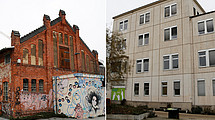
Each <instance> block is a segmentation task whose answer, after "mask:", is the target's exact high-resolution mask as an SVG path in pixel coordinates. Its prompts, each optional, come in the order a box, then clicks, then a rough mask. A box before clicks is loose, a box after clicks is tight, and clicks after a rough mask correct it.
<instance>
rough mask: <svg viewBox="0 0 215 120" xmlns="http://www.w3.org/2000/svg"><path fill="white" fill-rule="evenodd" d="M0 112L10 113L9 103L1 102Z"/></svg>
mask: <svg viewBox="0 0 215 120" xmlns="http://www.w3.org/2000/svg"><path fill="white" fill-rule="evenodd" d="M2 112H3V113H4V114H6V115H11V104H10V103H2Z"/></svg>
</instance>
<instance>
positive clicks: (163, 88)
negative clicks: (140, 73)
mask: <svg viewBox="0 0 215 120" xmlns="http://www.w3.org/2000/svg"><path fill="white" fill-rule="evenodd" d="M143 85H144V86H143V95H144V96H148V95H149V91H150V89H149V87H150V86H149V82H145V83H144V84H143ZM167 85H168V82H166V81H162V82H161V95H162V96H167V94H168V92H167V90H168V89H167V87H168V86H167ZM140 88H142V87H140V85H139V83H134V95H135V96H138V95H139V91H140ZM173 91H174V96H180V94H181V93H180V80H175V81H174V82H173Z"/></svg>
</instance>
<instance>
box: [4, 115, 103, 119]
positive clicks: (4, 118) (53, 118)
mask: <svg viewBox="0 0 215 120" xmlns="http://www.w3.org/2000/svg"><path fill="white" fill-rule="evenodd" d="M0 120H9V119H7V118H3V117H0ZM37 120H74V119H72V118H57V117H53V118H49V119H37ZM84 120H105V117H104V116H102V117H95V118H87V119H84Z"/></svg>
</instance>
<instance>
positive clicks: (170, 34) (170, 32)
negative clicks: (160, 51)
mask: <svg viewBox="0 0 215 120" xmlns="http://www.w3.org/2000/svg"><path fill="white" fill-rule="evenodd" d="M175 27H176V30H177V35H176V38H173V35H172V29H173V28H175ZM167 29H169V40H165V30H167ZM177 39H178V27H177V25H175V26H171V27H166V28H164V42H166V41H171V40H177Z"/></svg>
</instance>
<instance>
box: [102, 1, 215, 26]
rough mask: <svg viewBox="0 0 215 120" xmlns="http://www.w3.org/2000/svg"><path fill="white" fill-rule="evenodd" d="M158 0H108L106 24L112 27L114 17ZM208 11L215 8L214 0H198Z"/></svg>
mask: <svg viewBox="0 0 215 120" xmlns="http://www.w3.org/2000/svg"><path fill="white" fill-rule="evenodd" d="M155 1H158V0H107V11H106V12H107V15H106V16H107V17H106V26H107V27H108V28H112V27H111V26H112V24H113V20H112V17H114V16H116V15H119V14H121V13H124V12H127V11H129V10H132V9H135V8H138V7H140V6H143V5H146V4H149V3H152V2H155ZM197 1H198V2H199V4H200V5H201V6H202V7H203V8H204V9H205V11H206V12H209V11H213V10H215V6H214V4H215V1H214V0H197Z"/></svg>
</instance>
